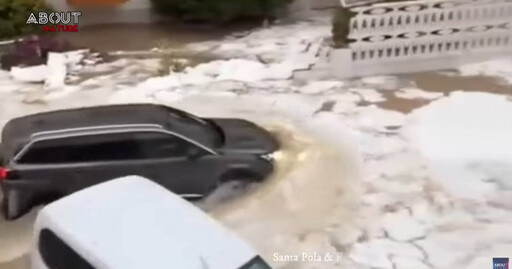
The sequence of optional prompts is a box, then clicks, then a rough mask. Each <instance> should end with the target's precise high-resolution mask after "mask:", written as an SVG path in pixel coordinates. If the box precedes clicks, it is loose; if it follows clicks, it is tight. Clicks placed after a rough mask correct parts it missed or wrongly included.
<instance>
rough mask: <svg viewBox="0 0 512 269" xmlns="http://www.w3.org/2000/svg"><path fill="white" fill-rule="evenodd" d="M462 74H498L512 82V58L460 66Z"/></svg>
mask: <svg viewBox="0 0 512 269" xmlns="http://www.w3.org/2000/svg"><path fill="white" fill-rule="evenodd" d="M459 72H460V74H461V75H462V76H478V75H484V76H498V77H502V78H503V79H505V80H506V81H507V82H508V83H512V60H511V59H506V60H495V61H487V62H482V63H475V64H467V65H463V66H461V67H459Z"/></svg>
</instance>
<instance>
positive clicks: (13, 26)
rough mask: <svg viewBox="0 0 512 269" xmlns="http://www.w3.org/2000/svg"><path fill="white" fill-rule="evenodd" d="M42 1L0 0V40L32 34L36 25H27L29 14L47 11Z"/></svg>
mask: <svg viewBox="0 0 512 269" xmlns="http://www.w3.org/2000/svg"><path fill="white" fill-rule="evenodd" d="M48 10H49V8H48V6H47V5H46V4H45V1H44V0H0V39H5V38H11V37H16V36H20V35H23V34H28V33H33V32H34V31H35V30H36V29H38V26H37V25H34V24H31V25H27V24H26V22H27V19H28V17H29V16H30V13H39V12H40V11H48Z"/></svg>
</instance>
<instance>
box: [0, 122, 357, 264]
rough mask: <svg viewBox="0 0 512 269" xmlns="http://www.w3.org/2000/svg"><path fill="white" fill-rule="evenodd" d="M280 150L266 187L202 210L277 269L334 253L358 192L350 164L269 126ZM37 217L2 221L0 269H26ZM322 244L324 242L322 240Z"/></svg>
mask: <svg viewBox="0 0 512 269" xmlns="http://www.w3.org/2000/svg"><path fill="white" fill-rule="evenodd" d="M268 129H269V130H270V131H271V132H273V133H274V134H275V135H276V136H277V137H278V139H279V141H280V143H281V145H282V149H281V151H280V152H279V154H278V157H277V163H276V171H275V173H274V174H273V175H272V176H271V177H270V178H269V179H267V180H266V181H265V183H263V184H258V185H252V186H250V188H245V189H240V188H237V187H233V186H232V185H225V186H222V187H221V188H220V189H219V190H217V191H216V192H215V193H214V194H213V195H212V196H211V197H209V198H208V199H206V200H205V201H204V202H202V203H200V204H199V206H200V207H202V208H203V209H204V210H205V211H207V212H208V213H209V214H210V215H212V216H213V217H214V218H216V219H217V220H219V221H220V222H222V223H223V224H224V225H226V226H227V227H228V228H230V229H231V230H232V231H234V232H235V233H237V234H238V235H239V236H241V237H242V238H244V239H245V240H246V241H247V242H249V243H250V244H251V245H252V246H253V247H255V248H256V249H257V250H258V251H259V252H260V253H261V254H262V255H263V256H264V257H266V258H267V260H268V261H269V262H270V263H273V265H274V266H279V267H282V266H292V267H293V268H297V269H299V268H303V267H302V266H304V265H306V263H304V262H302V263H300V264H295V265H293V263H292V264H291V265H290V264H282V263H279V262H274V261H273V260H272V257H273V253H289V254H299V253H301V252H303V251H307V250H320V251H321V250H322V249H323V250H325V251H330V252H332V253H335V252H336V249H334V248H333V247H332V245H330V243H329V242H330V241H331V240H333V238H331V237H334V238H335V237H336V236H337V235H331V234H329V233H330V231H331V230H338V229H339V227H340V226H344V225H347V224H348V223H350V219H352V217H353V212H352V210H351V208H352V207H353V201H354V199H353V195H354V192H353V191H352V188H350V184H349V182H350V180H351V179H353V178H351V177H350V175H349V174H347V171H350V170H351V169H350V168H349V166H350V162H348V161H347V160H348V158H346V157H344V156H342V155H341V154H340V153H339V152H337V151H336V150H334V149H333V148H332V147H329V146H328V145H324V144H322V143H321V142H319V141H318V140H316V139H314V138H312V137H309V136H307V135H304V134H300V132H298V131H297V130H294V129H293V128H292V127H289V126H285V125H281V126H275V125H274V126H270V127H268ZM34 216H35V212H32V213H31V214H30V215H29V216H26V217H24V218H22V219H20V220H19V221H16V222H13V223H6V222H4V221H0V238H2V239H1V241H0V269H18V268H19V269H27V268H28V251H29V249H30V239H31V238H30V236H31V226H32V223H33V221H34ZM319 238H320V240H319Z"/></svg>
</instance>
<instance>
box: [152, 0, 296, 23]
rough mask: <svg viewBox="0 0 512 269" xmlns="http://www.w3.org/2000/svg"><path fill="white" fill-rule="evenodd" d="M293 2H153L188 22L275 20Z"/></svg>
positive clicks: (168, 0) (187, 0)
mask: <svg viewBox="0 0 512 269" xmlns="http://www.w3.org/2000/svg"><path fill="white" fill-rule="evenodd" d="M291 1H292V0H152V2H153V6H154V8H155V10H156V11H157V12H158V13H160V14H163V15H169V16H172V17H175V18H178V19H181V20H184V21H188V22H228V21H232V20H237V19H256V18H258V19H259V18H274V17H276V15H277V12H279V11H280V10H281V9H282V8H284V7H285V6H286V5H287V4H288V3H290V2H291Z"/></svg>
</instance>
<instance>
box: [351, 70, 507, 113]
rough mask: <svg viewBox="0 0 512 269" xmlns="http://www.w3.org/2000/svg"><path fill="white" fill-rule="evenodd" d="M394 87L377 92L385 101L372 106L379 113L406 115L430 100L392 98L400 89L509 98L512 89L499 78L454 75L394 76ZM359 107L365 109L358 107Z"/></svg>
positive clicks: (417, 74) (420, 74)
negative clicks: (395, 78) (385, 110)
mask: <svg viewBox="0 0 512 269" xmlns="http://www.w3.org/2000/svg"><path fill="white" fill-rule="evenodd" d="M397 79H398V82H397V85H391V86H390V87H388V88H386V89H379V92H380V93H381V94H382V95H383V97H384V98H385V99H386V101H383V102H378V103H376V105H377V106H378V107H380V108H383V109H388V110H394V111H398V112H402V113H409V112H411V111H413V110H414V109H417V108H420V107H422V106H425V105H428V104H429V103H430V102H432V101H434V100H427V99H422V98H415V99H404V98H399V97H397V96H395V94H394V93H395V92H396V91H398V90H399V89H400V87H403V86H411V87H415V88H418V89H421V90H423V91H426V92H437V93H442V94H444V96H448V95H450V94H451V93H452V92H455V91H465V92H488V93H494V94H501V95H509V96H510V95H512V85H510V84H507V83H506V82H505V81H503V80H502V79H500V78H496V77H489V76H464V77H462V76H458V75H457V73H456V72H455V71H451V72H448V71H447V72H446V73H441V72H424V73H415V74H409V75H400V76H397ZM361 105H369V103H368V104H367V103H362V104H361Z"/></svg>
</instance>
